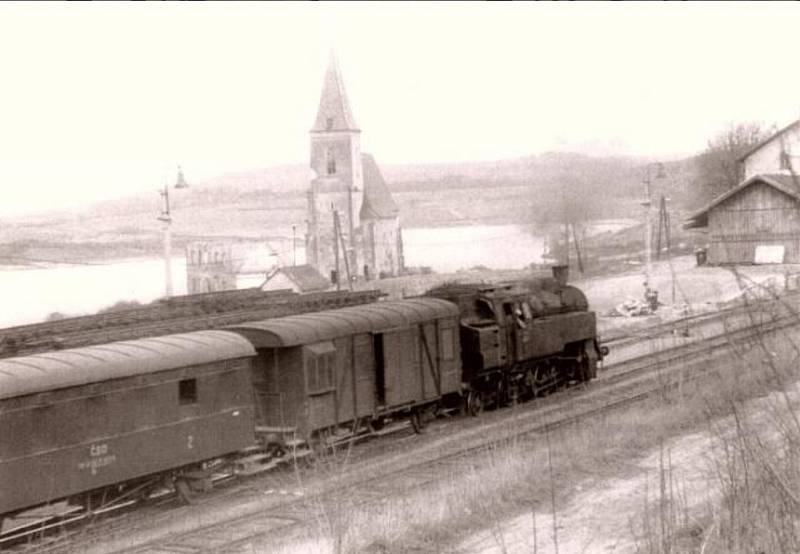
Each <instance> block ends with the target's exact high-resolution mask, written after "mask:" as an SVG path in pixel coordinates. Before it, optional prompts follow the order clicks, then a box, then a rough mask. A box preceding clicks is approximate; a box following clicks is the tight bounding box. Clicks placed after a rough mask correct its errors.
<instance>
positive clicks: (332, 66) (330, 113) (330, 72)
mask: <svg viewBox="0 0 800 554" xmlns="http://www.w3.org/2000/svg"><path fill="white" fill-rule="evenodd" d="M328 120H331V125H328ZM358 130H359V129H358V126H357V125H356V121H355V119H354V118H353V112H352V111H350V103H349V102H348V101H347V93H346V92H345V90H344V81H343V80H342V75H341V72H340V71H339V63H338V62H337V61H336V56H335V55H334V53H333V52H331V55H330V59H329V60H328V69H327V71H326V72H325V80H324V81H323V83H322V96H321V97H320V99H319V109H318V110H317V119H316V121H315V122H314V127H313V128H312V129H311V131H312V132H314V131H358Z"/></svg>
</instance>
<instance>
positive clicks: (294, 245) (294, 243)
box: [292, 223, 297, 267]
mask: <svg viewBox="0 0 800 554" xmlns="http://www.w3.org/2000/svg"><path fill="white" fill-rule="evenodd" d="M296 231H297V225H295V224H294V223H292V267H294V266H296V265H297V239H296V235H297V233H296Z"/></svg>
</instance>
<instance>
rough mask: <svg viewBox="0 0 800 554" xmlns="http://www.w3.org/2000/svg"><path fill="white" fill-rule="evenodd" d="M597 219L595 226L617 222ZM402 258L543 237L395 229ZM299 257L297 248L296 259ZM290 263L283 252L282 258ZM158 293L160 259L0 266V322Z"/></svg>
mask: <svg viewBox="0 0 800 554" xmlns="http://www.w3.org/2000/svg"><path fill="white" fill-rule="evenodd" d="M626 224H627V223H626V222H619V223H617V222H613V223H608V222H606V223H601V224H600V225H602V227H600V226H598V230H599V229H600V228H602V230H604V231H605V230H610V229H612V228H619V227H624V226H625V225H626ZM403 245H404V254H405V258H406V265H407V266H409V267H419V266H428V267H430V268H432V269H433V270H434V271H436V272H440V273H444V272H453V271H458V270H459V269H466V268H470V267H474V266H479V265H480V266H486V267H489V268H493V269H520V268H524V267H526V266H527V265H529V264H530V263H532V262H541V260H542V253H543V249H544V239H543V238H542V237H539V236H535V235H534V234H533V232H532V230H531V228H530V227H525V226H520V225H469V226H461V227H432V228H416V229H403ZM304 259H305V255H304V252H303V251H302V249H298V252H297V261H298V263H302V260H304ZM285 262H287V263H291V259H288V260H285ZM172 274H173V281H174V286H173V288H174V294H186V261H185V259H184V258H183V256H176V257H174V258H173V262H172ZM163 294H164V262H163V260H161V259H144V260H142V259H137V260H122V261H116V262H111V263H99V264H87V265H72V266H56V267H43V268H27V267H26V268H20V267H3V266H0V305H2V306H3V311H2V313H0V327H8V326H12V325H21V324H24V323H34V322H37V321H42V320H44V319H45V318H46V317H47V316H48V315H49V314H51V313H53V312H60V313H63V314H66V315H82V314H90V313H95V312H97V311H98V310H101V309H103V308H106V307H108V306H111V305H112V304H114V303H116V302H118V301H121V300H136V301H139V302H143V303H144V302H150V301H152V300H155V299H156V298H159V297H161V296H162V295H163Z"/></svg>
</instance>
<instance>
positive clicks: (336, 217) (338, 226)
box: [333, 210, 353, 290]
mask: <svg viewBox="0 0 800 554" xmlns="http://www.w3.org/2000/svg"><path fill="white" fill-rule="evenodd" d="M333 221H334V222H335V230H336V231H337V232H338V234H337V236H335V237H334V238H333V240H334V241H340V242H341V245H342V252H343V253H344V255H343V256H342V258H343V259H344V270H345V273H346V275H347V287H348V288H349V289H350V290H353V279H352V277H351V276H350V262H349V261H348V258H349V257H350V256H349V255H348V252H347V246H346V245H345V243H344V237H343V236H342V225H341V222H340V221H339V212H338V211H336V210H334V212H333ZM337 251H338V249H337ZM336 266H337V270H338V266H339V263H338V260H337V263H336ZM337 275H338V273H337ZM336 290H339V289H338V288H337V289H336Z"/></svg>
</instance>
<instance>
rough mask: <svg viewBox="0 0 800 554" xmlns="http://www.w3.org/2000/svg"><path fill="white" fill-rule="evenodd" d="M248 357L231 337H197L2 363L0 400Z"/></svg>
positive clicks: (245, 345)
mask: <svg viewBox="0 0 800 554" xmlns="http://www.w3.org/2000/svg"><path fill="white" fill-rule="evenodd" d="M254 355H255V350H254V349H253V346H252V345H251V344H250V343H249V342H248V341H247V340H245V339H244V338H243V337H242V336H240V335H238V334H236V333H231V332H229V331H199V332H196V333H182V334H179V335H167V336H163V337H154V338H147V339H139V340H131V341H123V342H112V343H110V344H102V345H97V346H87V347H84V348H73V349H69V350H59V351H55V352H47V353H44V354H35V355H32V356H21V357H19V358H7V359H3V360H0V399H4V398H13V397H17V396H25V395H28V394H35V393H39V392H46V391H52V390H56V389H63V388H67V387H76V386H80V385H88V384H90V383H98V382H101V381H109V380H112V379H122V378H124V377H132V376H136V375H144V374H148V373H155V372H158V371H166V370H170V369H177V368H181V367H187V366H193V365H199V364H206V363H212V362H217V361H220V360H227V359H231V358H241V357H246V356H254Z"/></svg>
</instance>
